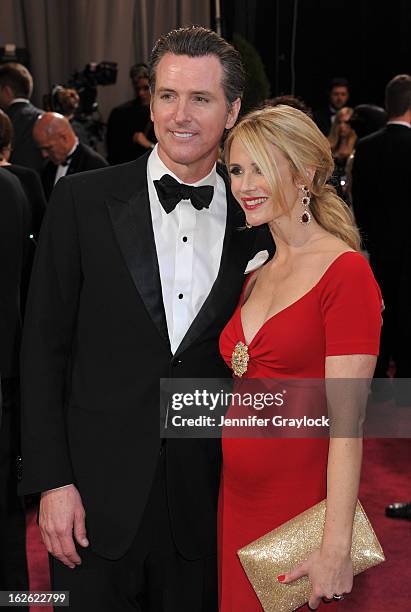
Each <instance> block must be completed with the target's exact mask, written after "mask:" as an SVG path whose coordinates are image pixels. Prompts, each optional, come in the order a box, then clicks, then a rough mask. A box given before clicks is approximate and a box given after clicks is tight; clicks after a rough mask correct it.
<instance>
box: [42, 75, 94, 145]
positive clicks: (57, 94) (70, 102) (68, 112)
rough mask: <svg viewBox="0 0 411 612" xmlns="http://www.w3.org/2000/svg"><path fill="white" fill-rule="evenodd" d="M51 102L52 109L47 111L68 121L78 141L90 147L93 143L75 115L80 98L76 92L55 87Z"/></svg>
mask: <svg viewBox="0 0 411 612" xmlns="http://www.w3.org/2000/svg"><path fill="white" fill-rule="evenodd" d="M51 100H52V108H49V109H47V110H50V111H54V112H56V113H60V114H61V115H63V117H65V118H66V119H68V121H70V123H71V127H72V128H73V130H74V131H75V133H76V136H77V138H78V139H79V141H80V142H82V143H83V144H86V145H88V146H89V147H92V145H93V142H92V139H91V138H90V134H89V133H88V132H87V130H86V127H85V124H84V121H83V122H82V121H80V119H79V118H78V117H77V114H76V111H77V110H78V109H79V108H80V96H79V95H78V93H77V91H76V90H75V89H73V88H71V87H63V86H62V85H56V87H54V89H53V91H52V94H51Z"/></svg>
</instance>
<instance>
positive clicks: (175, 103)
mask: <svg viewBox="0 0 411 612" xmlns="http://www.w3.org/2000/svg"><path fill="white" fill-rule="evenodd" d="M244 80H245V77H244V70H243V67H242V64H241V58H240V56H239V54H238V52H237V51H236V50H235V49H234V48H233V47H231V45H229V44H228V43H227V42H226V41H224V40H223V39H222V38H220V37H219V36H218V35H217V34H215V32H212V31H210V30H207V29H205V28H201V27H190V28H182V29H180V30H173V31H172V32H170V33H168V34H166V35H163V36H162V37H161V38H160V39H159V40H158V41H157V43H156V45H155V47H154V50H153V53H152V57H151V65H150V86H151V91H152V102H151V115H152V119H153V122H154V125H155V130H156V136H157V139H158V145H157V146H156V148H155V149H154V150H153V151H152V152H151V153H150V154H147V155H145V156H144V157H141V158H139V159H137V160H135V161H132V162H130V163H128V164H124V165H120V166H114V167H111V168H106V169H102V170H97V171H93V172H89V173H84V174H80V175H78V176H70V177H65V178H63V179H62V180H61V181H59V183H58V184H57V186H56V189H55V191H54V193H53V196H52V200H51V203H50V205H49V208H48V211H47V214H46V218H45V222H44V225H43V229H42V236H41V240H40V245H39V250H38V256H37V259H36V265H35V270H34V273H33V281H32V284H31V290H30V295H29V304H28V309H27V315H26V324H25V332H24V340H23V344H24V346H23V350H22V370H23V384H22V390H23V483H22V491H23V492H25V493H30V492H34V491H41V492H42V496H41V506H40V515H39V517H40V518H39V521H40V528H41V531H42V535H43V538H44V541H45V544H46V546H47V548H48V550H49V552H50V553H51V555H52V557H51V561H52V576H53V587H54V588H55V589H66V590H70V597H71V603H70V605H71V610H73V611H81V612H84V611H86V610H98V611H99V612H104V611H107V612H116V611H119V612H120V611H121V612H126V611H127V610H130V611H131V610H141V611H144V612H152V611H156V612H161V611H167V612H184V611H187V612H197V611H198V612H200V611H202V612H217V609H218V603H217V560H216V549H217V543H216V514H217V497H218V488H219V477H220V462H221V447H220V443H219V442H218V441H217V440H213V439H184V440H177V439H168V440H161V439H160V436H159V429H160V428H159V418H160V414H159V413H160V406H159V404H160V401H159V397H160V393H159V381H160V378H170V377H171V378H174V377H178V378H195V377H198V378H202V377H206V378H215V377H226V376H230V371H229V370H228V368H227V367H226V365H225V364H224V362H223V360H222V358H221V356H220V354H219V349H218V340H219V335H220V332H221V330H222V328H223V327H224V325H225V324H226V322H227V321H228V319H229V317H230V316H231V314H232V313H233V311H234V309H235V306H236V304H237V302H238V298H239V295H240V291H241V288H242V285H243V281H244V271H245V268H246V265H247V262H248V261H249V260H250V259H251V258H252V257H253V256H254V255H255V252H256V251H259V250H261V246H259V245H256V244H255V240H256V236H263V237H264V234H263V233H261V232H258V231H257V230H249V231H239V227H241V226H244V216H243V215H242V213H241V210H240V208H239V206H238V205H237V203H236V202H235V201H234V200H233V198H232V196H231V194H230V186H229V183H228V181H227V178H226V176H225V174H224V173H223V172H221V171H220V170H219V169H218V168H217V167H216V160H217V156H218V148H219V144H220V140H221V137H222V135H223V132H224V130H225V129H229V128H231V127H232V126H233V124H234V123H235V121H236V118H237V115H238V112H239V110H240V104H241V96H242V92H243V88H244ZM269 247H270V248H272V243H271V241H270V242H269ZM262 248H267V247H266V246H265V245H264V246H263V245H262Z"/></svg>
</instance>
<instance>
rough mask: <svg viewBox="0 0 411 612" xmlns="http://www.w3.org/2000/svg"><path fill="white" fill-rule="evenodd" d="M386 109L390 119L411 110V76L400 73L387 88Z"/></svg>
mask: <svg viewBox="0 0 411 612" xmlns="http://www.w3.org/2000/svg"><path fill="white" fill-rule="evenodd" d="M385 109H386V111H387V114H388V119H391V118H392V117H401V115H403V114H404V113H406V112H407V111H408V110H411V76H410V75H409V74H398V75H397V76H395V77H394V78H393V79H391V81H390V82H389V83H388V85H387V87H386V88H385Z"/></svg>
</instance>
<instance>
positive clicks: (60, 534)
mask: <svg viewBox="0 0 411 612" xmlns="http://www.w3.org/2000/svg"><path fill="white" fill-rule="evenodd" d="M85 516H86V513H85V511H84V507H83V504H82V501H81V497H80V493H79V492H78V490H77V489H76V487H75V486H74V485H72V484H71V485H68V486H67V487H62V488H60V489H51V490H50V491H45V492H44V493H42V494H41V500H40V512H39V525H40V531H41V535H42V538H43V542H44V544H45V546H46V548H47V550H48V551H49V553H50V554H51V555H53V557H55V558H56V559H58V560H59V561H61V562H62V563H64V565H67V566H68V567H70V568H71V569H73V568H74V567H76V565H80V563H81V559H80V557H79V555H78V554H77V551H76V547H75V545H74V540H73V532H74V537H75V539H76V540H77V542H78V543H79V544H80V546H83V547H86V546H88V544H89V543H88V540H87V537H86V526H85Z"/></svg>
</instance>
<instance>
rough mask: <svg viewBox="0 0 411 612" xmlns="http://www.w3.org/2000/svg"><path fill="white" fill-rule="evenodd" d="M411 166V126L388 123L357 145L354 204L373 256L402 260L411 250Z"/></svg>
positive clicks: (386, 259)
mask: <svg viewBox="0 0 411 612" xmlns="http://www.w3.org/2000/svg"><path fill="white" fill-rule="evenodd" d="M410 167H411V129H410V128H407V127H406V126H402V125H395V124H393V125H387V126H386V127H384V128H383V129H382V130H379V131H378V132H375V133H374V134H371V135H370V136H367V137H366V138H363V139H361V140H360V141H359V142H358V143H357V145H356V149H355V155H354V162H353V169H352V195H353V208H354V212H355V217H356V221H357V224H358V226H359V228H360V231H361V234H362V236H363V238H364V244H365V246H366V248H367V250H368V251H369V253H370V255H371V259H372V260H374V259H375V258H378V257H379V256H380V257H383V258H384V260H385V261H386V262H387V261H389V260H391V261H393V260H401V259H402V258H403V257H404V256H405V253H406V252H409V250H408V243H409V232H408V217H409V213H410V209H411V171H410ZM410 264H411V262H410Z"/></svg>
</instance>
